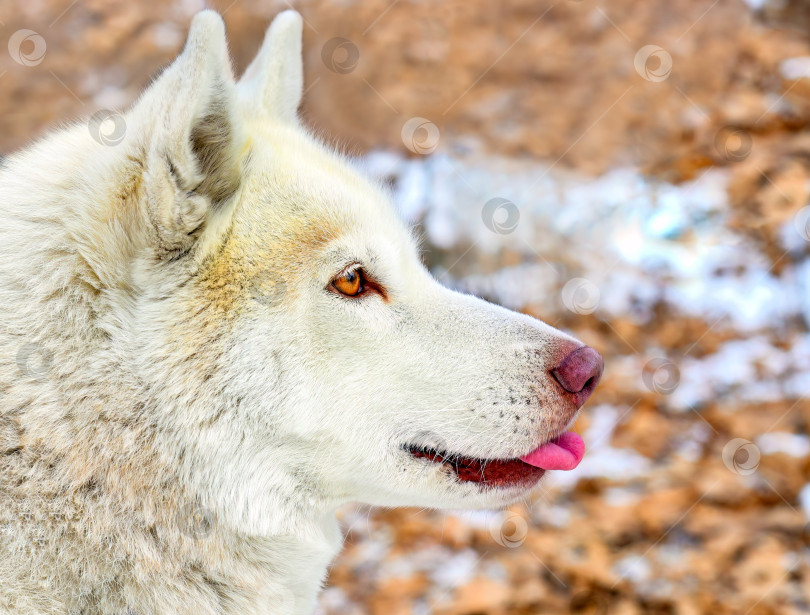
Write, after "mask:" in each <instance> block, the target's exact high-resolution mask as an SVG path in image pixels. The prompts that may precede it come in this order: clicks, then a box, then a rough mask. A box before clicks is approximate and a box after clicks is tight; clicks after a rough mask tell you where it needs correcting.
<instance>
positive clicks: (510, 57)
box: [0, 0, 810, 615]
mask: <svg viewBox="0 0 810 615" xmlns="http://www.w3.org/2000/svg"><path fill="white" fill-rule="evenodd" d="M212 4H213V6H214V7H215V8H218V9H219V10H220V11H223V12H224V13H225V19H226V22H227V25H228V28H229V35H230V38H231V44H232V49H233V53H234V55H235V58H236V61H237V64H238V67H239V68H240V69H241V68H243V67H244V66H245V65H246V63H247V61H248V60H249V59H250V57H251V55H252V54H253V53H254V51H255V49H256V48H257V46H258V44H259V41H260V38H261V36H262V33H263V30H264V27H265V25H266V23H267V22H268V20H269V19H270V17H271V16H272V15H273V14H275V13H276V12H277V11H278V10H279V8H286V5H284V4H282V3H273V2H259V1H258V0H236V1H235V2H233V3H231V0H223V1H219V0H218V1H216V2H213V3H212ZM776 4H778V3H776V2H775V3H773V6H769V7H768V8H767V9H766V10H765V11H764V12H762V13H759V14H754V13H752V12H751V11H750V10H749V9H748V7H747V6H746V5H745V4H743V3H742V2H739V1H737V0H719V1H718V2H714V3H713V2H712V0H669V1H668V2H643V1H642V0H635V1H634V0H613V1H612V2H610V3H608V2H604V1H602V2H599V1H596V0H581V1H577V0H558V1H557V2H547V1H543V2H540V3H537V2H529V1H523V0H509V1H508V2H502V1H496V0H484V1H482V2H476V3H471V2H464V1H462V0H448V1H447V2H444V3H429V2H418V1H415V0H413V1H401V2H393V3H389V2H387V1H383V0H370V1H368V2H363V3H359V2H354V1H347V2H332V3H330V2H320V1H316V0H309V1H304V2H297V3H296V8H299V10H301V12H302V13H303V15H304V17H305V20H306V23H307V27H306V28H305V49H306V55H305V63H306V70H307V84H308V87H309V89H308V90H307V94H306V102H305V106H304V112H305V114H306V116H307V118H308V120H309V121H310V122H311V123H312V124H314V125H316V126H318V127H319V128H320V129H321V130H322V131H323V132H324V133H326V134H328V135H330V136H332V137H334V138H335V139H336V140H337V141H339V142H341V143H344V144H347V145H348V147H350V148H352V149H354V150H356V151H358V152H364V151H367V150H369V149H371V148H377V149H386V148H387V149H393V150H396V151H398V152H400V153H401V154H402V155H412V154H411V153H410V152H409V151H408V150H407V149H406V148H405V147H404V146H403V141H402V137H401V129H402V126H403V124H404V123H405V121H406V120H407V119H409V118H411V117H414V116H419V117H424V118H427V119H429V120H431V121H432V122H434V123H435V124H436V125H437V126H438V128H439V130H440V133H441V145H440V151H443V152H445V153H449V154H453V153H464V152H475V153H476V154H477V155H481V156H486V155H492V154H498V155H502V156H507V157H513V158H529V159H537V160H544V161H545V162H546V163H547V164H553V165H554V166H556V167H559V168H560V169H563V168H564V169H573V170H576V171H578V172H581V173H584V174H589V175H598V174H601V173H603V172H605V171H606V170H608V169H610V168H614V167H616V166H622V165H633V166H636V167H640V168H642V169H644V170H645V172H646V173H647V174H648V175H649V177H651V178H655V179H659V180H662V181H668V182H675V183H677V182H681V181H684V180H688V179H692V178H694V177H696V176H698V175H699V174H700V173H702V172H703V170H704V169H706V168H709V167H727V168H728V169H729V171H730V173H731V184H730V187H729V199H730V202H731V205H732V208H733V209H732V219H731V225H732V227H733V228H735V229H736V230H738V231H740V232H741V233H742V234H744V235H746V236H748V237H750V238H751V239H752V240H753V241H754V242H755V244H756V245H757V246H759V247H760V248H761V249H762V250H763V252H764V253H765V254H766V255H767V256H768V258H769V259H770V261H771V264H772V265H773V268H774V271H776V272H779V271H781V270H782V269H783V268H785V267H788V266H791V265H792V264H794V263H796V262H799V261H800V260H802V259H805V258H806V257H807V249H806V248H805V249H804V251H803V252H800V253H798V254H797V253H795V252H794V253H793V254H786V253H785V252H784V248H783V247H782V246H781V244H780V242H779V240H778V236H779V228H780V227H781V226H782V225H783V224H784V223H786V222H789V221H790V220H791V219H792V217H793V216H794V215H795V214H796V212H797V211H798V210H799V209H800V208H801V207H803V206H805V205H806V204H807V201H808V196H810V194H809V193H810V181H809V180H810V135H808V133H807V132H806V126H807V123H808V121H810V79H797V80H786V79H785V78H784V77H783V76H782V75H781V73H780V62H781V61H783V60H785V59H787V58H794V57H800V56H810V40H808V37H809V36H810V10H808V9H806V8H804V6H805V5H804V4H803V3H802V2H799V1H798V0H796V1H794V2H787V3H784V4H785V6H783V7H782V8H779V7H776V6H775V5H776ZM196 8H197V5H196V3H195V1H194V0H187V1H182V2H181V1H179V0H177V1H172V2H159V1H156V0H148V1H141V2H124V1H123V0H104V1H102V0H79V1H78V2H76V3H74V4H71V3H70V0H18V1H16V2H14V3H13V4H10V3H7V4H6V5H5V6H4V10H3V11H2V12H1V13H0V20H2V21H0V39H2V40H3V41H7V40H8V39H9V37H10V36H11V34H12V33H13V32H15V31H17V30H19V29H20V28H30V29H32V30H35V31H37V32H38V33H40V34H41V35H42V36H43V37H44V38H45V40H46V42H47V53H46V56H45V59H44V61H43V62H42V63H41V64H39V65H37V66H33V67H24V66H21V65H19V64H18V63H16V62H14V61H13V60H12V59H11V57H10V55H8V54H6V53H0V88H2V90H1V91H2V96H0V152H2V151H5V152H7V151H10V150H11V149H13V148H16V147H18V146H21V145H22V144H24V143H25V142H26V141H28V140H29V139H30V138H31V137H32V136H35V135H38V134H40V133H41V132H42V131H43V130H44V129H46V128H47V127H48V126H51V125H54V124H55V123H58V122H60V121H64V120H67V119H70V118H74V117H79V116H88V115H90V114H91V113H92V112H94V111H95V110H97V109H99V108H105V107H114V106H119V105H125V104H126V103H128V102H129V101H131V100H132V98H133V97H134V96H135V95H136V93H137V92H138V91H139V90H140V89H141V88H142V87H143V86H144V85H145V84H146V83H147V82H148V79H149V77H150V75H151V74H152V73H153V72H154V71H155V70H156V69H157V68H158V67H159V66H161V65H162V64H163V63H165V62H167V61H168V60H170V59H171V58H172V57H174V55H175V54H176V53H177V51H178V49H179V47H180V46H181V44H182V41H183V37H184V33H185V29H186V28H187V25H188V21H189V15H190V14H191V13H193V12H194V11H195V10H196ZM335 37H342V38H343V39H346V41H345V42H344V43H343V45H342V46H340V47H338V48H336V50H335V51H334V53H333V54H331V55H330V54H329V53H325V52H324V49H326V50H327V52H328V51H329V47H328V46H327V43H328V42H329V41H331V40H332V39H333V38H335ZM649 44H654V45H658V46H660V47H661V48H663V49H665V50H666V51H667V52H668V53H669V55H670V56H671V59H672V69H671V73H670V74H669V76H668V77H667V78H666V79H664V80H663V81H660V82H654V81H647V80H645V79H643V78H642V77H641V76H640V75H639V73H638V72H637V71H636V70H635V69H634V64H633V60H634V56H635V54H636V52H637V51H638V50H639V49H640V48H641V47H642V46H644V45H649ZM648 68H649V69H650V70H652V71H656V70H658V69H659V68H660V66H658V65H657V64H655V62H654V61H653V63H652V64H649V65H648ZM414 156H415V155H414ZM462 252H463V249H462V248H458V249H453V250H450V252H449V253H442V252H441V251H440V250H437V249H436V250H434V251H433V252H432V253H431V256H430V259H431V261H432V262H434V263H435V262H443V261H449V262H453V261H455V260H457V258H458V256H460V255H461V253H462ZM510 258H512V257H510V255H509V253H502V254H499V255H498V257H497V259H496V261H495V263H494V264H492V263H490V268H492V267H498V266H502V265H503V264H514V263H510V262H509V261H510ZM561 258H564V256H563V257H561ZM486 259H490V260H491V257H489V256H483V255H479V256H478V257H476V254H475V251H473V252H471V253H470V254H469V255H468V256H467V257H466V260H467V262H468V263H474V264H468V265H466V268H467V272H475V271H477V270H480V269H486V266H485V265H482V264H481V261H482V260H486ZM476 263H477V264H476ZM524 309H526V311H529V312H534V313H535V314H536V315H538V316H542V317H550V316H551V315H550V314H547V313H540V312H538V311H537V310H536V309H534V308H532V307H531V306H525V307H524ZM555 316H556V320H557V321H558V322H557V324H558V325H559V326H565V327H567V328H569V329H571V330H573V331H574V332H576V333H577V334H578V335H580V336H581V337H582V339H584V340H585V341H587V342H588V343H590V344H591V345H593V346H595V347H597V348H598V349H599V350H600V351H602V352H603V354H604V355H605V358H606V361H607V364H608V366H610V365H611V358H617V357H621V356H625V355H627V354H628V347H632V348H634V347H638V348H642V349H643V348H648V347H656V348H659V349H663V350H664V351H667V352H669V351H673V352H677V351H682V352H689V351H691V352H692V353H693V354H694V355H696V356H702V355H706V354H708V353H711V352H714V351H715V350H716V349H717V348H718V347H719V346H720V345H721V343H722V342H724V341H726V340H728V339H734V338H745V337H746V335H745V334H743V333H737V332H734V331H729V330H728V329H726V328H719V330H717V329H715V328H713V327H712V325H713V322H712V319H710V318H708V316H707V317H706V318H686V317H684V316H683V315H681V314H678V313H673V312H672V311H671V310H668V309H667V308H665V307H664V306H660V307H659V311H658V312H657V314H656V318H655V320H654V321H653V322H652V323H646V324H643V325H642V324H638V323H636V322H635V321H634V320H633V319H631V318H626V319H625V318H616V319H613V320H611V321H604V320H602V319H600V318H598V317H597V316H596V315H591V316H584V315H577V314H571V313H561V314H557V315H555ZM777 324H778V325H779V326H780V327H786V328H787V332H788V333H787V334H784V335H781V339H783V340H787V339H795V336H804V335H806V334H807V330H806V324H805V323H804V322H803V321H801V320H800V319H796V321H795V322H793V321H792V322H789V323H775V324H774V326H776V325H777ZM791 336H793V337H791ZM776 337H779V336H776ZM775 343H776V342H775ZM693 344H694V349H692V346H693ZM687 347H688V348H689V349H690V350H689V351H687V350H686V348H687ZM599 404H609V405H612V406H613V407H615V408H618V409H620V410H629V412H627V414H626V415H625V416H624V417H623V418H622V420H621V422H620V424H619V426H618V427H617V429H616V430H615V432H614V434H613V436H612V440H611V444H612V445H613V446H615V447H617V448H630V449H633V450H635V451H637V452H638V453H639V454H640V455H642V456H643V457H644V458H646V459H647V460H648V461H649V462H650V469H649V471H647V472H646V473H645V474H644V475H643V476H641V477H638V478H631V479H628V478H626V477H624V476H622V475H617V476H615V477H612V478H610V479H606V478H598V479H588V480H582V481H579V483H578V484H577V485H576V486H575V487H573V488H571V489H564V488H552V489H550V490H549V491H548V493H546V494H544V495H543V496H542V497H541V498H539V499H538V501H537V502H534V503H532V504H531V505H530V506H517V507H515V508H514V509H513V515H516V516H513V517H503V516H502V517H495V518H494V520H493V519H492V518H488V519H484V520H482V519H483V518H482V517H476V518H474V519H466V520H464V519H463V518H461V517H459V516H455V515H445V514H443V513H434V512H425V511H422V512H418V511H413V510H397V511H373V512H370V513H369V512H368V511H365V510H360V511H351V510H350V511H347V512H346V515H345V517H346V523H347V531H348V538H347V549H346V551H345V552H344V553H343V554H342V555H341V557H340V558H339V560H338V562H337V563H336V565H335V567H334V569H333V571H332V574H331V578H330V585H331V586H332V589H330V590H329V591H328V592H327V593H326V594H325V596H324V601H323V605H324V606H323V609H324V611H325V612H328V613H341V614H344V613H366V612H368V613H372V614H375V615H377V614H379V615H382V614H385V615H399V614H403V615H404V614H406V613H437V614H446V615H451V614H453V615H462V614H464V615H475V614H479V613H480V614H484V613H486V614H490V615H506V614H509V615H519V614H529V613H531V614H535V613H549V614H563V613H575V614H607V613H609V614H610V615H625V614H627V615H630V614H635V613H656V614H657V613H660V614H670V613H671V614H677V615H692V614H697V613H712V614H717V615H749V614H750V615H792V614H794V613H807V612H810V570H809V569H808V565H809V563H810V560H809V559H808V554H809V553H810V526H808V525H807V519H806V518H805V517H804V515H803V514H802V512H801V511H800V505H799V492H800V489H801V488H802V487H803V486H804V485H805V484H807V483H808V482H810V459H809V458H808V457H807V456H804V457H802V456H799V457H791V456H788V455H786V454H783V453H777V454H763V455H762V458H761V461H760V464H759V466H758V468H757V469H756V472H754V473H752V474H751V475H740V474H738V473H735V472H733V471H730V470H729V469H728V468H727V467H726V465H724V463H723V460H722V451H723V449H724V446H726V444H727V443H728V441H729V440H731V439H732V438H745V439H747V440H754V439H755V438H756V437H757V436H758V435H759V434H762V433H764V432H767V431H770V430H777V431H784V432H791V433H794V434H806V433H807V431H808V423H810V404H808V403H807V401H806V400H803V399H793V398H790V399H781V400H779V399H777V400H775V401H773V402H770V403H767V404H762V403H756V404H754V403H745V401H744V400H743V401H742V402H740V401H734V402H732V401H730V400H729V399H726V398H724V397H723V396H722V395H721V396H719V397H718V398H717V399H716V400H715V401H714V402H713V403H710V404H708V405H707V407H705V408H702V409H700V411H699V413H698V412H686V413H678V412H674V411H673V410H672V409H671V408H670V407H669V404H668V402H667V398H666V396H665V395H661V394H657V393H654V392H647V393H644V394H641V395H640V394H639V392H638V390H637V389H628V387H627V386H626V383H625V382H624V381H623V380H622V376H621V373H620V372H619V371H616V372H611V370H610V368H609V369H608V371H607V372H606V378H605V381H604V383H603V384H602V385H601V386H600V389H599V390H598V392H597V393H596V395H595V396H594V399H593V402H592V403H591V404H590V405H591V406H596V405H599ZM588 424H589V416H588V415H587V414H586V416H585V417H584V418H583V419H582V420H581V425H579V427H581V428H583V429H585V428H587V426H588ZM696 430H697V431H696ZM698 432H700V433H703V434H705V435H704V436H696V435H695V434H696V433H698ZM684 442H687V443H691V444H692V448H691V449H690V450H691V451H692V453H691V454H689V455H684V454H683V452H682V450H683V449H682V447H681V444H683V443H684ZM740 461H741V462H744V460H740ZM504 543H505V545H506V546H504ZM511 543H517V544H511ZM465 567H466V568H467V569H469V570H470V571H471V572H470V573H469V574H468V575H466V576H465V575H464V574H462V572H463V571H464V570H465ZM459 571H461V572H459ZM451 573H454V574H459V575H461V576H459V577H458V579H460V580H457V581H452V579H451V580H447V578H446V576H447V575H451ZM443 575H444V576H443Z"/></svg>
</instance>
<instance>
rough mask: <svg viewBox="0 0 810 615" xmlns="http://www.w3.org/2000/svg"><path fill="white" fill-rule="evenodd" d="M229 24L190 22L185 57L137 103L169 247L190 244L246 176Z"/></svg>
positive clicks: (152, 198)
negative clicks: (242, 168) (227, 36)
mask: <svg viewBox="0 0 810 615" xmlns="http://www.w3.org/2000/svg"><path fill="white" fill-rule="evenodd" d="M235 99H236V84H235V83H234V78H233V72H232V70H231V65H230V59H229V56H228V47H227V43H226V40H225V24H224V23H223V21H222V18H221V17H220V16H219V15H218V14H217V13H215V12H213V11H202V12H201V13H198V14H197V15H196V16H195V17H194V19H193V20H192V22H191V29H190V31H189V35H188V40H187V41H186V46H185V48H184V49H183V52H182V53H181V54H180V56H179V57H178V58H177V59H176V60H175V61H174V63H172V64H171V65H170V66H169V67H168V68H167V69H166V70H165V71H164V72H163V73H162V74H161V75H160V76H159V77H158V78H157V80H156V81H155V82H154V83H153V84H152V85H151V86H150V87H149V88H148V89H147V90H146V92H144V94H143V96H142V97H141V99H140V100H139V101H138V103H137V104H136V105H135V107H134V108H133V112H132V113H133V119H132V121H133V122H135V123H136V126H135V127H137V128H138V129H139V130H141V129H142V130H143V132H144V133H145V134H147V135H148V141H147V142H146V143H145V148H146V156H147V159H146V163H145V169H144V188H145V190H146V192H147V199H146V201H147V207H148V209H149V217H150V219H151V220H152V227H153V228H154V229H155V231H156V232H157V233H158V235H159V237H158V240H159V242H160V244H161V245H162V246H163V247H164V248H165V249H166V250H168V251H174V250H183V249H185V248H187V247H188V246H189V245H190V244H191V243H192V242H193V240H194V238H195V237H196V235H197V234H198V233H197V231H199V230H201V229H202V228H203V227H204V226H205V222H206V220H207V219H208V218H209V217H210V215H212V212H213V211H214V210H216V208H217V206H218V205H219V204H221V203H222V202H223V201H224V200H225V199H227V198H228V197H229V196H231V195H232V194H234V192H236V190H237V189H238V187H239V183H240V180H241V173H240V168H239V167H240V162H239V150H240V144H241V142H242V141H243V139H241V137H240V136H239V125H238V122H237V118H236V114H235V105H236V102H235Z"/></svg>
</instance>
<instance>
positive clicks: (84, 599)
mask: <svg viewBox="0 0 810 615" xmlns="http://www.w3.org/2000/svg"><path fill="white" fill-rule="evenodd" d="M74 133H75V136H72V134H74ZM80 133H81V131H80V130H79V129H75V130H74V131H73V133H68V134H67V135H64V136H63V137H62V138H61V139H60V140H59V141H54V142H51V143H49V144H48V146H49V147H50V148H51V150H50V155H51V157H52V159H53V160H54V163H53V165H52V166H51V167H50V168H48V169H41V168H40V169H36V168H34V169H32V168H31V166H30V164H28V162H29V158H30V159H32V160H33V159H37V160H42V157H41V156H39V157H37V156H36V148H37V147H38V146H35V147H34V148H33V153H32V150H27V151H26V152H23V153H22V154H21V155H19V156H16V157H12V158H11V159H10V160H9V162H8V165H7V166H6V167H5V168H3V169H2V170H0V173H1V174H2V182H0V185H1V186H2V188H0V201H2V203H3V208H4V219H5V220H6V222H5V224H4V226H3V227H2V228H0V256H1V257H2V258H0V304H2V305H4V306H5V312H6V314H5V316H4V320H3V326H2V327H0V344H1V345H2V349H3V353H2V357H1V358H0V387H2V389H1V391H0V392H1V393H2V394H1V395H0V493H2V498H1V499H0V540H2V541H9V542H10V543H11V545H10V547H11V548H13V549H15V550H20V551H22V552H25V553H27V554H28V555H27V557H26V558H25V561H26V562H27V563H28V565H27V566H24V567H20V565H19V562H20V560H19V559H16V560H15V561H14V562H13V563H12V562H6V563H3V562H0V579H4V581H8V582H7V583H4V584H5V585H6V586H7V588H8V589H5V590H3V591H2V592H0V612H2V613H14V614H17V613H20V614H22V613H25V614H26V615H30V614H31V613H43V614H44V613H48V614H50V613H54V614H55V613H60V614H61V613H64V612H71V613H73V612H76V613H78V612H81V613H88V614H90V613H98V614H102V613H103V614H106V613H123V612H135V613H139V614H144V615H146V614H147V613H178V614H182V613H193V614H194V615H203V614H205V615H207V614H211V615H213V614H215V613H216V614H224V613H234V614H235V613H239V614H252V613H277V612H278V613H290V614H303V613H308V612H311V610H312V608H313V606H314V601H315V595H316V593H317V590H318V588H319V586H320V583H321V582H322V581H323V578H324V576H325V572H326V568H327V566H328V564H329V562H330V560H331V559H332V558H333V557H334V555H335V554H336V553H337V551H338V549H339V548H340V543H341V538H340V534H339V530H338V528H337V525H336V521H335V517H334V508H335V507H336V505H337V502H334V501H326V500H324V499H323V498H322V497H320V496H318V495H317V493H319V490H317V489H313V488H312V486H311V485H309V484H307V483H306V481H305V480H304V479H303V478H302V477H301V476H299V475H298V474H297V473H296V469H295V466H294V463H293V462H292V460H291V459H289V458H288V457H287V456H286V455H285V454H284V451H278V453H277V455H276V456H275V457H274V455H273V453H272V451H271V452H270V453H268V451H267V450H266V447H267V445H266V443H262V442H252V441H251V438H252V437H253V436H252V435H251V434H250V433H248V432H247V431H244V430H240V428H239V427H238V425H239V424H240V423H239V421H235V420H232V419H229V416H230V415H231V414H232V413H234V412H240V411H242V410H241V409H240V408H239V400H238V399H234V398H233V397H232V396H229V395H228V394H227V393H225V392H223V388H222V387H218V386H216V380H217V376H216V374H213V373H189V372H182V371H179V370H177V369H175V367H178V366H180V365H181V364H182V362H183V360H184V359H185V358H187V357H188V356H189V355H191V354H195V353H200V352H209V353H212V354H211V357H210V358H211V360H212V364H211V365H212V371H213V370H214V365H215V363H214V361H215V359H216V353H218V352H222V351H224V349H222V348H220V347H218V346H217V344H216V339H215V336H214V337H212V339H211V340H210V341H211V345H210V346H207V347H206V342H207V340H199V339H196V338H195V332H193V331H191V330H189V331H179V332H178V331H173V330H171V329H170V328H169V323H161V322H160V319H159V317H156V315H155V314H154V313H149V310H154V309H155V307H154V306H155V305H158V306H160V305H161V302H172V301H180V300H182V293H180V296H179V297H178V295H177V294H170V293H169V291H174V290H176V289H177V288H180V287H182V285H183V282H184V280H187V278H188V276H189V275H190V272H189V271H188V269H185V268H184V266H183V265H182V264H177V265H176V266H175V270H174V271H172V272H171V273H172V274H173V275H174V278H173V282H171V283H170V284H169V286H171V287H173V288H169V287H166V288H163V289H159V290H155V289H152V290H150V291H149V292H150V293H151V294H152V296H146V294H145V293H146V291H144V290H143V289H142V288H141V286H140V284H141V281H142V279H143V277H144V276H148V275H151V274H149V273H147V264H148V263H147V261H148V260H149V258H150V256H149V254H148V252H145V251H144V245H143V244H142V243H140V240H139V239H138V235H137V232H136V231H137V229H138V228H139V227H140V226H142V225H144V224H146V220H145V219H144V218H143V215H142V213H141V212H140V211H139V210H138V209H137V208H135V207H134V204H133V201H134V199H135V196H136V194H137V191H138V190H139V186H138V183H137V180H136V179H135V178H137V177H138V176H139V174H140V172H141V171H142V164H143V161H142V160H141V159H140V158H139V155H138V152H133V151H129V152H126V153H125V152H115V153H113V152H112V151H110V152H104V153H105V156H99V155H98V151H97V148H96V150H95V151H96V154H95V155H93V154H92V153H91V148H93V147H94V146H95V144H93V143H87V140H86V138H84V137H86V135H81V134H80ZM60 148H64V153H65V156H64V157H62V156H59V150H60ZM82 151H86V152H87V155H86V156H82V155H81V154H80V153H78V152H82ZM17 165H25V166H26V172H25V173H24V174H23V173H19V174H18V173H15V169H16V168H17ZM110 167H116V170H115V171H114V172H111V171H110ZM122 169H123V172H122ZM94 175H113V176H117V177H127V176H130V177H132V178H133V181H132V183H130V184H126V183H125V184H124V185H123V186H117V187H116V190H118V192H117V193H116V194H115V195H109V194H102V193H99V192H97V191H96V188H95V186H94V183H93V181H92V177H93V176H94ZM21 177H26V178H27V179H26V180H25V182H24V183H23V180H21V179H19V178H21ZM107 189H109V188H108V187H107ZM53 195H58V201H57V200H54V197H53ZM163 291H165V292H166V294H165V295H164V296H163V297H159V296H155V295H156V294H159V293H160V292H163ZM113 308H115V309H113ZM201 309H202V310H205V309H206V307H205V306H202V307H201ZM203 316H204V315H203ZM164 325H165V326H164ZM172 336H176V337H175V338H174V339H169V338H172ZM158 348H166V350H165V351H163V354H161V352H158V351H156V349H158ZM204 348H205V350H203V349H204ZM148 350H151V351H152V352H151V353H150V354H144V352H145V351H148ZM147 356H149V357H150V359H149V361H146V360H145V359H144V357H147ZM173 379H182V382H179V381H173ZM189 423H191V424H193V426H194V428H193V429H189V428H188V427H189V425H188V424H189ZM183 426H185V429H181V427H183ZM183 434H186V435H183ZM189 434H194V437H193V440H191V439H190V438H191V436H190V435H189ZM263 447H264V449H263ZM255 451H263V454H262V455H261V457H259V456H258V455H256V454H255ZM68 535H69V536H71V537H72V539H71V540H65V539H64V537H65V536H68ZM88 551H90V552H96V553H104V554H105V556H104V557H102V558H95V559H93V560H92V561H93V562H94V563H93V565H92V566H88V565H87V564H88V560H87V558H85V557H83V555H82V554H83V553H84V552H88ZM52 570H59V571H60V575H59V576H58V582H57V581H56V580H55V579H56V578H57V577H54V576H53V575H48V576H47V577H46V575H45V573H44V572H41V571H52ZM42 583H48V584H49V590H50V591H49V592H47V593H43V592H42V591H29V590H31V589H32V588H34V587H40V585H41V584H42ZM127 609H130V611H127Z"/></svg>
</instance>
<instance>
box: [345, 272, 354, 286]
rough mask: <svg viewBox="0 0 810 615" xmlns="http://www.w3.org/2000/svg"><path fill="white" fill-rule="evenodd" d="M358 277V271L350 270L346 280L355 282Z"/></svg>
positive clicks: (350, 282) (351, 282)
mask: <svg viewBox="0 0 810 615" xmlns="http://www.w3.org/2000/svg"><path fill="white" fill-rule="evenodd" d="M356 279H357V272H356V271H350V272H349V273H347V274H346V281H347V282H348V283H349V284H354V281H355V280H356Z"/></svg>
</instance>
